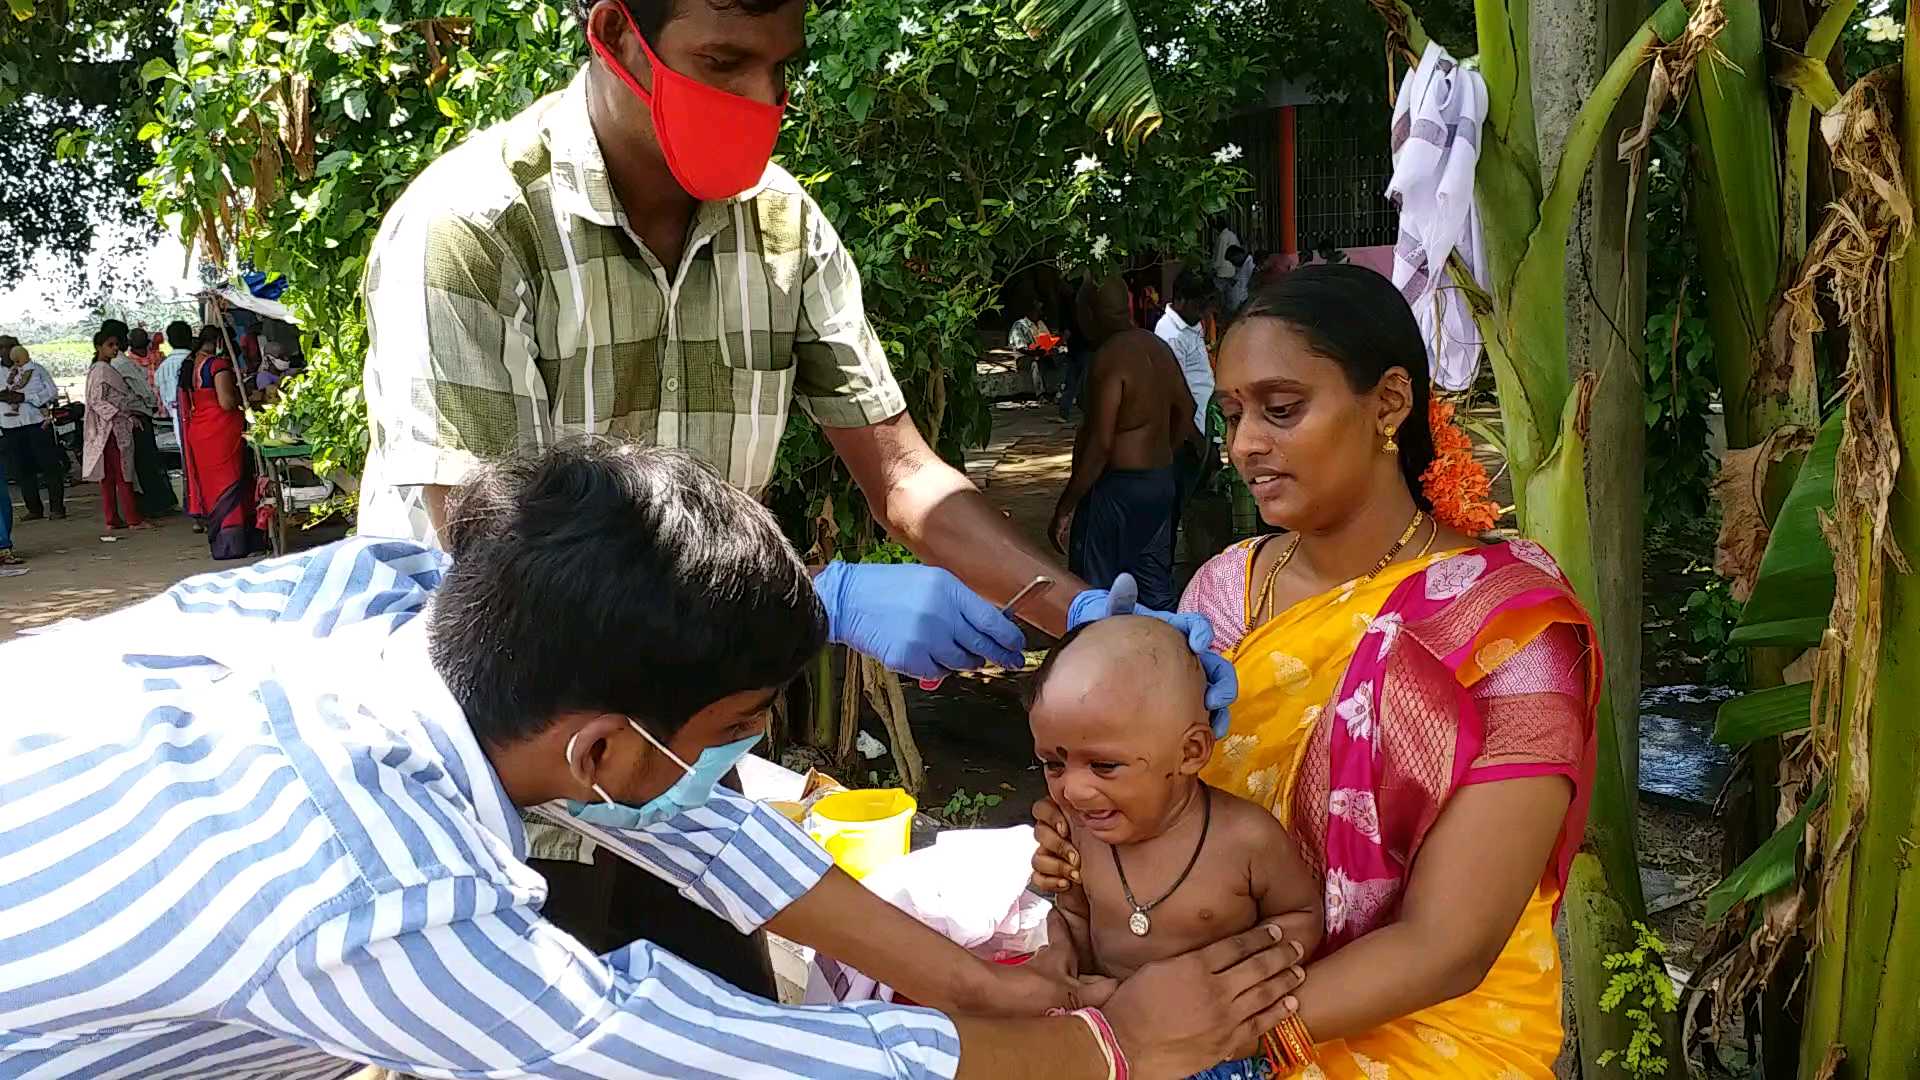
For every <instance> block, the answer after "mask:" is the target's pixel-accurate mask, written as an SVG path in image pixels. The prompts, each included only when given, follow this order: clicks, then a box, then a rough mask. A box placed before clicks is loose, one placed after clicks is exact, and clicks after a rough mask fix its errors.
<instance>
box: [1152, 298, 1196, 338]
mask: <svg viewBox="0 0 1920 1080" xmlns="http://www.w3.org/2000/svg"><path fill="white" fill-rule="evenodd" d="M1160 318H1161V321H1163V322H1164V321H1165V320H1167V319H1172V320H1173V328H1174V329H1175V330H1179V331H1182V332H1185V331H1189V330H1197V329H1199V325H1198V324H1197V323H1189V322H1188V321H1187V320H1185V319H1183V318H1181V317H1180V313H1179V312H1178V311H1175V310H1174V309H1173V305H1172V304H1168V305H1167V307H1166V310H1165V311H1162V312H1161V313H1160Z"/></svg>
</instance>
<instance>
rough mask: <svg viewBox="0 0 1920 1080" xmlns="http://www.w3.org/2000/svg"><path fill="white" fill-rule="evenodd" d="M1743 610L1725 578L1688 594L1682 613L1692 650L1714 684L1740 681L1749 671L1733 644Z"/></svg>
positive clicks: (1709, 580) (1740, 650)
mask: <svg viewBox="0 0 1920 1080" xmlns="http://www.w3.org/2000/svg"><path fill="white" fill-rule="evenodd" d="M1703 569H1704V568H1703ZM1740 611H1741V605H1740V601H1738V600H1735V599H1734V598H1733V590H1732V589H1731V588H1730V587H1729V586H1728V584H1727V579H1726V578H1723V577H1718V576H1714V577H1709V578H1707V579H1706V581H1705V583H1704V584H1702V585H1701V587H1700V588H1698V589H1695V590H1693V592H1691V593H1689V594H1688V595H1687V602H1686V606H1685V607H1684V608H1682V612H1683V615H1684V619H1685V622H1686V635H1687V639H1688V641H1690V642H1691V648H1690V651H1691V652H1692V653H1693V654H1694V655H1697V656H1699V657H1700V658H1701V660H1702V661H1703V662H1704V663H1705V665H1706V670H1705V671H1704V672H1703V677H1704V678H1705V679H1706V681H1707V682H1709V683H1711V684H1714V685H1717V686H1723V685H1727V684H1730V683H1734V682H1737V681H1738V680H1739V679H1740V678H1741V676H1742V673H1743V672H1744V671H1745V669H1746V652H1745V650H1744V649H1743V648H1741V647H1740V646H1738V645H1734V644H1732V642H1731V639H1732V636H1733V628H1734V627H1735V626H1736V625H1738V624H1739V622H1740Z"/></svg>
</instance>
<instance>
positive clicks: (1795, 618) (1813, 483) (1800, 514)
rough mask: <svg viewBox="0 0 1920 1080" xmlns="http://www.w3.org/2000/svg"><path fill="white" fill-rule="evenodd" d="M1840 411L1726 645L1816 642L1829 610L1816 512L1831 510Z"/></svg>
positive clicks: (1819, 440) (1806, 468)
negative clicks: (1738, 622) (1729, 643)
mask: <svg viewBox="0 0 1920 1080" xmlns="http://www.w3.org/2000/svg"><path fill="white" fill-rule="evenodd" d="M1842 415H1843V414H1842V413H1841V412H1839V411H1835V412H1834V414H1833V415H1832V416H1831V417H1828V418H1827V422H1826V423H1824V424H1822V425H1821V426H1820V434H1819V436H1818V437H1816V438H1815V439H1814V440H1813V449H1812V450H1811V451H1809V452H1808V453H1807V460H1806V461H1805V462H1803V463H1802V464H1801V466H1800V474H1799V475H1798V476H1797V477H1795V478H1794V481H1793V490H1792V491H1790V492H1788V493H1787V501H1786V502H1785V503H1784V504H1782V505H1781V507H1780V515H1779V517H1777V518H1775V519H1774V522H1773V535H1772V536H1771V537H1769V538H1768V540H1767V551H1766V554H1765V555H1763V556H1761V559H1760V577H1759V579H1758V580H1756V581H1755V582H1754V583H1753V594H1752V595H1751V596H1749V597H1747V606H1746V609H1745V610H1744V611H1742V612H1741V613H1740V624H1739V625H1738V626H1736V627H1734V629H1733V633H1732V634H1731V635H1730V636H1729V637H1728V641H1730V642H1731V643H1732V644H1735V645H1744V646H1747V647H1749V648H1751V647H1753V646H1756V645H1783V646H1789V647H1792V648H1799V649H1810V648H1812V647H1814V646H1815V645H1818V644H1820V635H1821V634H1822V633H1823V632H1824V631H1825V630H1826V628H1827V614H1828V612H1829V611H1831V610H1832V608H1833V551H1832V549H1830V548H1828V547H1827V539H1826V537H1824V536H1822V535H1821V534H1820V514H1821V513H1830V512H1832V510H1833V460H1834V455H1835V454H1836V453H1837V452H1838V451H1839V449H1840V428H1841V417H1842Z"/></svg>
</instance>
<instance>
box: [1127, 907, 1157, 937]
mask: <svg viewBox="0 0 1920 1080" xmlns="http://www.w3.org/2000/svg"><path fill="white" fill-rule="evenodd" d="M1127 929H1129V930H1131V931H1133V936H1134V937H1146V936H1147V931H1149V930H1151V929H1153V923H1152V922H1150V921H1148V919H1147V913H1146V912H1144V911H1141V910H1139V909H1137V908H1136V909H1135V910H1134V912H1133V914H1131V915H1129V916H1127Z"/></svg>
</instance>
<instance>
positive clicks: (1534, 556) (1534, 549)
mask: <svg viewBox="0 0 1920 1080" xmlns="http://www.w3.org/2000/svg"><path fill="white" fill-rule="evenodd" d="M1507 548H1508V550H1510V551H1512V552H1513V554H1514V557H1515V558H1517V559H1519V560H1520V561H1521V562H1524V563H1528V564H1530V565H1532V566H1534V567H1537V568H1538V569H1540V570H1544V571H1546V572H1547V573H1549V574H1552V575H1553V576H1554V577H1556V578H1557V577H1562V576H1563V575H1562V574H1561V573H1560V564H1559V563H1556V562H1554V561H1553V556H1552V555H1549V554H1547V549H1546V548H1543V547H1541V546H1540V545H1539V544H1536V543H1534V542H1533V541H1531V540H1515V541H1513V542H1512V543H1510V544H1508V545H1507Z"/></svg>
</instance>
